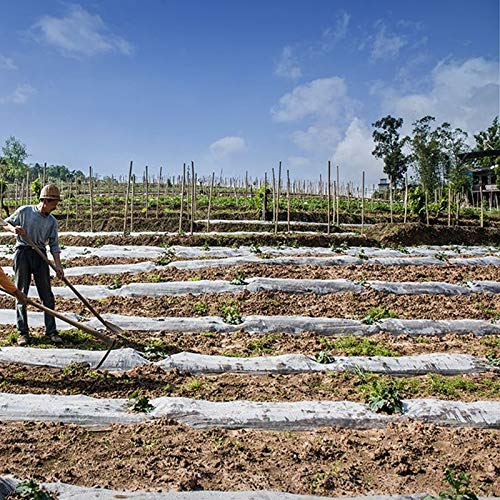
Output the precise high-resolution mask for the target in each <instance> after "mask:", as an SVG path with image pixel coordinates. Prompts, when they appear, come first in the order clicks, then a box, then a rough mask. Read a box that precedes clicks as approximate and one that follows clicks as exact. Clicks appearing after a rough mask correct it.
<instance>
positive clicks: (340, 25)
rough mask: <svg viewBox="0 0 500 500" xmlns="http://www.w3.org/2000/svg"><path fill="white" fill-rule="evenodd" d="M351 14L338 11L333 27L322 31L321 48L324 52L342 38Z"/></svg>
mask: <svg viewBox="0 0 500 500" xmlns="http://www.w3.org/2000/svg"><path fill="white" fill-rule="evenodd" d="M350 20H351V16H350V15H349V14H348V13H347V12H344V11H342V12H339V13H338V15H337V20H336V22H335V25H334V26H333V27H330V28H327V29H326V30H324V31H323V34H322V37H321V49H322V50H323V51H324V52H329V51H331V50H333V48H334V47H335V46H336V45H337V44H338V43H339V42H340V41H341V40H342V39H343V38H345V36H346V34H347V27H348V26H349V21H350Z"/></svg>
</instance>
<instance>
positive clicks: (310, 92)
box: [271, 76, 355, 122]
mask: <svg viewBox="0 0 500 500" xmlns="http://www.w3.org/2000/svg"><path fill="white" fill-rule="evenodd" d="M354 107H355V102H354V101H353V100H352V99H350V98H349V97H348V95H347V86H346V84H345V81H344V80H343V79H342V78H339V77H337V76H333V77H331V78H321V79H318V80H313V81H311V82H309V83H306V84H304V85H299V86H297V87H295V88H294V89H293V90H292V92H289V93H288V94H285V95H284V96H282V97H281V98H280V100H279V104H278V105H277V106H276V107H274V108H273V109H272V110H271V114H272V116H273V119H274V120H275V121H277V122H292V121H297V120H301V119H303V118H306V117H320V116H329V117H338V116H343V115H346V114H349V113H351V111H352V109H353V108H354Z"/></svg>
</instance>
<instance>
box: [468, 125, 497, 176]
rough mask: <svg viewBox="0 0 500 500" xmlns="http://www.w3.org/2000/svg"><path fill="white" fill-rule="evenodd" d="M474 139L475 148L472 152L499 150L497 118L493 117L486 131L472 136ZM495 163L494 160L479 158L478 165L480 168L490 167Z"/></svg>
mask: <svg viewBox="0 0 500 500" xmlns="http://www.w3.org/2000/svg"><path fill="white" fill-rule="evenodd" d="M474 139H476V146H475V147H474V151H486V150H488V149H500V124H499V123H498V116H495V118H494V119H493V122H492V124H491V125H490V126H489V127H488V128H487V129H486V130H482V131H481V132H479V133H478V134H476V135H475V136H474ZM495 163H498V162H496V159H495V158H491V157H490V158H481V159H480V160H479V164H480V165H481V166H482V167H485V168H486V167H491V166H492V165H494V164H495Z"/></svg>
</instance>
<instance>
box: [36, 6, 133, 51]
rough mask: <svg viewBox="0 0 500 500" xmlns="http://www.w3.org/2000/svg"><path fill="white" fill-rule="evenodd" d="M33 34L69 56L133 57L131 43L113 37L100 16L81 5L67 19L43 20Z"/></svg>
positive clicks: (74, 8) (46, 17)
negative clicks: (116, 55)
mask: <svg viewBox="0 0 500 500" xmlns="http://www.w3.org/2000/svg"><path fill="white" fill-rule="evenodd" d="M31 30H32V33H33V36H34V38H35V39H36V40H37V41H39V42H42V43H45V44H47V45H51V46H53V47H56V48H57V49H59V50H60V51H61V52H62V53H63V54H64V55H67V56H94V55H96V54H105V53H110V52H118V53H121V54H125V55H131V54H132V53H133V46H132V44H131V43H130V42H128V41H127V40H125V39H124V38H122V37H121V36H118V35H115V34H114V33H112V32H111V31H110V29H109V28H108V27H107V26H106V24H105V23H104V21H103V20H102V19H101V17H100V16H99V15H92V14H90V13H89V12H87V11H86V10H85V9H84V8H83V7H81V6H80V5H72V6H70V9H69V13H68V15H67V16H66V17H52V16H43V17H42V18H41V19H39V20H38V21H37V22H36V23H35V24H34V25H33V26H32V28H31Z"/></svg>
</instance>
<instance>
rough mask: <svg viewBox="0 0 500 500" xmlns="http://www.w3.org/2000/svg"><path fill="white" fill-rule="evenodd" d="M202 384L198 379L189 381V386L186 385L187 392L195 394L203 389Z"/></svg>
mask: <svg viewBox="0 0 500 500" xmlns="http://www.w3.org/2000/svg"><path fill="white" fill-rule="evenodd" d="M202 385H203V384H202V382H201V380H198V379H197V378H195V379H193V380H191V381H189V382H188V383H187V384H186V386H185V387H186V390H187V391H189V392H195V391H197V390H198V389H200V388H201V386H202Z"/></svg>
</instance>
